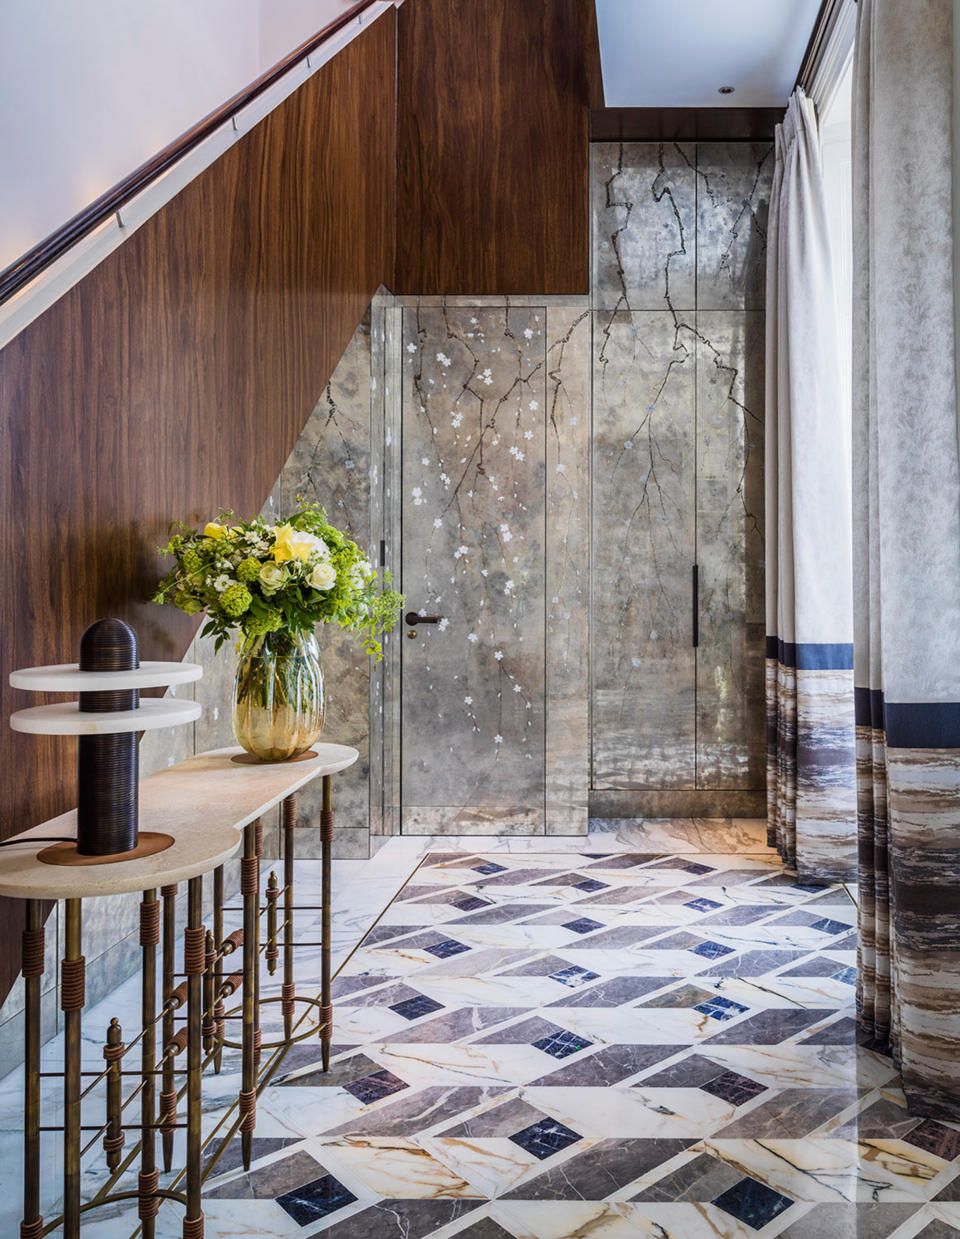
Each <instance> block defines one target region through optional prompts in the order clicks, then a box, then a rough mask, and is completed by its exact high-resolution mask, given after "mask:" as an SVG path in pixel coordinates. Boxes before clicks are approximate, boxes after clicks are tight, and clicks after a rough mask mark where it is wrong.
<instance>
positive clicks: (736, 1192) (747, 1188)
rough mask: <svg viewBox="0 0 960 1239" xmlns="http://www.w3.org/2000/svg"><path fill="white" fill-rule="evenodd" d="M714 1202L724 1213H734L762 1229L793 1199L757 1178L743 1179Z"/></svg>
mask: <svg viewBox="0 0 960 1239" xmlns="http://www.w3.org/2000/svg"><path fill="white" fill-rule="evenodd" d="M713 1203H714V1204H715V1205H716V1206H717V1208H718V1209H722V1210H723V1211H724V1213H730V1214H732V1215H733V1217H735V1218H737V1219H738V1220H739V1221H741V1222H745V1223H746V1225H747V1226H752V1227H753V1229H754V1230H762V1229H763V1228H764V1226H766V1225H767V1223H768V1222H772V1221H773V1219H774V1218H775V1217H779V1216H780V1214H781V1213H783V1211H784V1210H785V1209H789V1208H790V1206H791V1205H792V1204H793V1201H792V1200H791V1199H790V1197H789V1196H781V1195H780V1193H779V1192H775V1191H774V1190H773V1188H772V1187H767V1185H766V1184H765V1183H758V1182H757V1181H756V1179H741V1180H740V1182H739V1183H737V1184H736V1185H735V1186H734V1187H731V1188H730V1189H729V1190H728V1191H726V1192H724V1193H723V1194H722V1195H720V1196H718V1197H717V1198H716V1200H714V1202H713Z"/></svg>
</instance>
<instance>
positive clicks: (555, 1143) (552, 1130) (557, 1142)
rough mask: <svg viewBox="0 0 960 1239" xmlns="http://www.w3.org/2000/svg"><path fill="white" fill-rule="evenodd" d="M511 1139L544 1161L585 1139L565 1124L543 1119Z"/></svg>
mask: <svg viewBox="0 0 960 1239" xmlns="http://www.w3.org/2000/svg"><path fill="white" fill-rule="evenodd" d="M510 1139H511V1140H512V1141H513V1143H514V1144H519V1146H520V1147H521V1149H526V1151H527V1152H528V1153H532V1154H533V1156H534V1157H537V1158H539V1159H540V1161H543V1159H544V1158H545V1157H551V1156H552V1155H553V1154H554V1153H561V1152H562V1151H563V1150H564V1149H568V1148H569V1147H570V1145H571V1144H576V1143H577V1141H578V1140H582V1139H583V1137H582V1136H580V1135H578V1134H577V1133H576V1132H575V1131H572V1130H571V1129H570V1128H569V1127H565V1126H564V1125H563V1123H558V1122H557V1120H556V1119H541V1120H540V1122H539V1123H534V1124H533V1125H532V1126H531V1127H525V1128H524V1129H523V1131H518V1132H517V1133H516V1135H513V1136H511V1137H510Z"/></svg>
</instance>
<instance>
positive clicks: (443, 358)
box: [437, 353, 450, 370]
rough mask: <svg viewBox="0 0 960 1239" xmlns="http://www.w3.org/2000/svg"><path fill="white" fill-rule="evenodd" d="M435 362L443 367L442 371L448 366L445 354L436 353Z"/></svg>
mask: <svg viewBox="0 0 960 1239" xmlns="http://www.w3.org/2000/svg"><path fill="white" fill-rule="evenodd" d="M437 361H439V363H440V365H441V366H443V368H444V370H446V369H447V367H448V366H449V365H450V358H449V357H448V356H447V355H446V353H437Z"/></svg>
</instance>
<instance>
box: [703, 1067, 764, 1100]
mask: <svg viewBox="0 0 960 1239" xmlns="http://www.w3.org/2000/svg"><path fill="white" fill-rule="evenodd" d="M699 1087H700V1088H701V1089H702V1090H703V1092H705V1093H710V1095H711V1096H713V1097H719V1098H720V1099H721V1100H722V1101H726V1102H729V1103H730V1105H731V1106H742V1105H745V1104H746V1103H747V1102H748V1101H753V1099H754V1097H759V1096H760V1094H761V1093H765V1092H766V1091H767V1086H766V1085H765V1084H758V1083H757V1081H756V1080H751V1079H750V1077H749V1076H742V1075H740V1074H739V1072H736V1071H724V1072H723V1073H722V1074H721V1075H718V1076H714V1078H713V1079H712V1080H707V1081H706V1083H705V1084H701V1085H699Z"/></svg>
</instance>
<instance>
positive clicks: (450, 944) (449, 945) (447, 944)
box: [423, 938, 470, 959]
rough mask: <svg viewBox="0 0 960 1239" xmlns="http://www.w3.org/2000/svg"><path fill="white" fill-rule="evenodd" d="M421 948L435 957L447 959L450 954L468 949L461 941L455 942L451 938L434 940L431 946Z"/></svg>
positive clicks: (456, 953) (460, 952) (460, 953)
mask: <svg viewBox="0 0 960 1239" xmlns="http://www.w3.org/2000/svg"><path fill="white" fill-rule="evenodd" d="M423 949H424V950H425V951H429V953H430V954H431V955H435V956H436V957H437V959H449V958H450V957H451V955H462V954H463V952H464V951H469V950H470V948H469V947H468V946H464V944H463V943H462V942H457V941H455V939H453V938H445V939H444V940H443V942H435V943H434V944H433V946H427V947H424V948H423Z"/></svg>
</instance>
